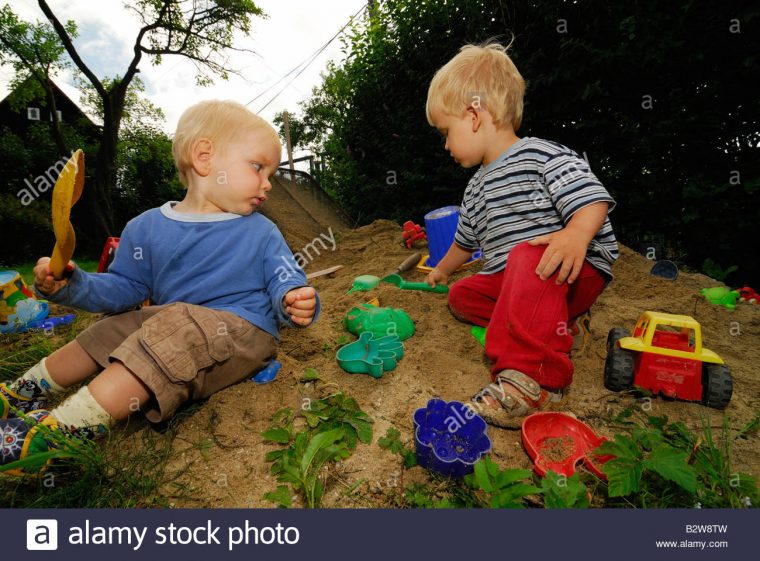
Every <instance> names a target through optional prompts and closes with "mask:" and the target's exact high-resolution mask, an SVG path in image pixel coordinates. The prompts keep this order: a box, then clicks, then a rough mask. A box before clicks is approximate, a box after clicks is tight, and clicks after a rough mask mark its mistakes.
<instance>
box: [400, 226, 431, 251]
mask: <svg viewBox="0 0 760 561" xmlns="http://www.w3.org/2000/svg"><path fill="white" fill-rule="evenodd" d="M418 240H427V235H425V230H423V229H422V226H420V225H419V224H415V223H414V222H412V221H411V220H407V221H406V222H404V243H405V244H406V248H407V249H412V245H413V244H414V242H416V241H418Z"/></svg>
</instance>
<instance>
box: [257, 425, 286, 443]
mask: <svg viewBox="0 0 760 561" xmlns="http://www.w3.org/2000/svg"><path fill="white" fill-rule="evenodd" d="M261 436H262V437H263V438H264V440H269V441H270V442H279V443H280V444H287V443H288V442H290V432H289V431H288V430H287V429H278V428H271V429H268V430H265V431H264V432H262V433H261Z"/></svg>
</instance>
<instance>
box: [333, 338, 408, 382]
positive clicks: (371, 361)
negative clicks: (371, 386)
mask: <svg viewBox="0 0 760 561" xmlns="http://www.w3.org/2000/svg"><path fill="white" fill-rule="evenodd" d="M403 356H404V345H403V343H401V341H399V338H398V337H397V336H396V335H386V336H385V337H379V338H376V337H375V335H374V334H373V333H372V332H370V331H365V332H364V333H362V334H361V335H359V340H358V341H354V342H353V343H349V344H348V345H345V346H344V347H341V348H340V349H338V352H337V353H336V354H335V358H336V359H337V360H338V365H340V367H341V368H342V369H343V370H345V371H346V372H350V373H351V374H369V375H370V376H372V377H373V378H379V377H380V376H382V375H383V372H387V371H388V370H393V369H394V368H396V364H397V363H398V361H399V360H401V358H402V357H403Z"/></svg>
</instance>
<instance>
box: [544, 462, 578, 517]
mask: <svg viewBox="0 0 760 561" xmlns="http://www.w3.org/2000/svg"><path fill="white" fill-rule="evenodd" d="M541 489H542V490H543V492H544V507H545V508H588V506H589V500H588V489H587V488H586V486H585V485H584V484H583V483H581V480H580V476H579V474H578V473H577V472H576V473H574V474H573V475H572V477H565V476H563V475H559V474H557V473H554V472H553V471H551V470H549V471H548V472H546V476H545V477H544V478H543V479H542V480H541Z"/></svg>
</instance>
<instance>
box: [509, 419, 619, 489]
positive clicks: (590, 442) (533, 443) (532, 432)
mask: <svg viewBox="0 0 760 561" xmlns="http://www.w3.org/2000/svg"><path fill="white" fill-rule="evenodd" d="M605 440H607V439H606V438H605V437H603V436H598V435H597V434H596V433H595V432H594V431H593V430H592V429H591V427H589V426H588V425H587V424H585V423H582V422H581V421H579V420H578V419H576V418H575V417H573V416H571V415H567V414H565V413H555V412H548V413H534V414H533V415H530V416H528V417H526V418H525V420H524V421H523V424H522V442H523V446H525V450H526V451H527V452H528V455H529V456H530V458H531V459H532V460H533V466H534V469H535V471H536V473H538V474H539V475H540V476H541V477H543V476H544V475H546V472H547V471H549V470H552V471H553V472H555V473H558V474H561V475H565V476H567V477H570V476H571V475H573V473H575V468H576V466H577V465H578V464H579V463H581V462H583V463H584V464H585V466H586V468H588V470H589V471H591V472H592V473H595V474H596V475H597V476H599V477H601V478H602V479H606V478H607V477H606V476H605V475H604V473H602V469H601V467H602V465H603V464H604V463H605V462H606V461H608V460H610V459H612V458H613V457H614V456H595V455H594V454H592V452H593V450H594V449H595V448H596V447H597V446H599V445H600V444H601V443H602V442H604V441H605Z"/></svg>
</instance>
